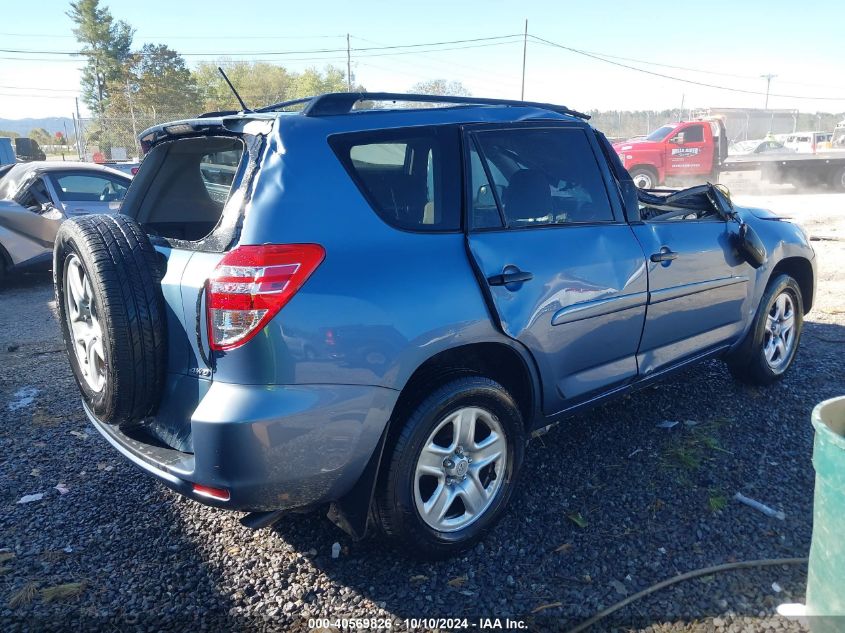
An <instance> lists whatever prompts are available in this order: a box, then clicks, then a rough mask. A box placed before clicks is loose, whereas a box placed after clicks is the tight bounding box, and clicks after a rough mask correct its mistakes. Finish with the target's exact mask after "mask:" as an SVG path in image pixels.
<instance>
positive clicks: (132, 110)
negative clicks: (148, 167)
mask: <svg viewBox="0 0 845 633" xmlns="http://www.w3.org/2000/svg"><path fill="white" fill-rule="evenodd" d="M126 101H127V102H129V116H131V117H132V140H133V141H134V142H135V151H136V152H137V153H138V160H141V143H140V141H139V140H138V127H137V125H136V124H135V108H134V106H133V105H132V90H131V89H130V87H129V80H128V79H127V80H126Z"/></svg>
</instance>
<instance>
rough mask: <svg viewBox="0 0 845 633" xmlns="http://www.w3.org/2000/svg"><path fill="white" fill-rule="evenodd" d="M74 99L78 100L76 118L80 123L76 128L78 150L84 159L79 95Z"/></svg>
mask: <svg viewBox="0 0 845 633" xmlns="http://www.w3.org/2000/svg"><path fill="white" fill-rule="evenodd" d="M74 100H75V101H76V120H77V122H78V123H79V128H78V129H77V130H76V152H77V154H79V160H82V117H81V116H80V115H79V97H76V98H75V99H74Z"/></svg>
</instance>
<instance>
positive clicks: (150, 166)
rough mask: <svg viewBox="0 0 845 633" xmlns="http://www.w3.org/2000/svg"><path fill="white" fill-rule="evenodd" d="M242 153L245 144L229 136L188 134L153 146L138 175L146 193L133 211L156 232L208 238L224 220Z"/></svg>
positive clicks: (183, 237) (182, 237) (188, 238)
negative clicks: (191, 135)
mask: <svg viewBox="0 0 845 633" xmlns="http://www.w3.org/2000/svg"><path fill="white" fill-rule="evenodd" d="M243 154H244V144H243V142H242V141H241V140H240V139H238V138H228V137H202V138H187V139H181V140H178V141H174V142H171V143H165V144H162V145H160V146H158V147H155V148H153V150H152V151H151V152H150V154H149V155H148V156H147V157H146V158H145V159H144V164H143V166H142V168H141V171H140V172H139V174H138V176H136V185H137V186H139V187H141V188H142V190H143V191H144V195H143V200H142V201H141V202H140V204H139V206H138V209H137V211H135V212H134V213H133V214H132V215H134V217H135V219H136V220H137V221H138V222H139V223H141V224H142V225H143V226H144V228H145V229H146V231H147V232H148V233H150V234H151V235H157V236H159V237H164V238H169V239H175V240H185V241H198V240H201V239H203V238H204V237H206V236H207V235H208V234H209V233H211V232H212V231H213V230H214V228H215V227H216V226H217V224H218V222H219V221H220V218H221V216H222V214H223V208H224V207H225V205H226V202H227V201H228V199H229V196H230V194H231V192H232V189H233V186H236V183H237V180H238V177H239V173H240V165H241V163H242V160H241V159H242V158H243Z"/></svg>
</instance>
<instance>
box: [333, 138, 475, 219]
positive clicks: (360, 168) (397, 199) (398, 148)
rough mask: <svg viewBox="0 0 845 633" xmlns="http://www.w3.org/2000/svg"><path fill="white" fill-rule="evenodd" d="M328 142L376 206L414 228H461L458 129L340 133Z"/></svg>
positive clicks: (387, 216) (381, 212) (386, 216)
mask: <svg viewBox="0 0 845 633" xmlns="http://www.w3.org/2000/svg"><path fill="white" fill-rule="evenodd" d="M329 143H330V144H331V146H332V149H333V150H334V151H335V154H337V156H338V158H339V159H340V161H341V163H343V166H344V167H345V168H346V171H347V172H348V173H349V175H350V176H351V177H352V180H353V181H354V182H355V184H356V185H357V186H358V188H359V189H360V190H361V193H362V194H363V195H364V197H365V198H366V199H367V201H368V202H369V203H370V206H372V208H373V210H374V211H375V212H376V213H377V214H378V215H379V216H380V217H381V218H382V220H384V221H385V222H387V223H388V224H390V225H391V226H394V227H396V228H400V229H406V230H412V231H456V230H458V229H460V228H461V204H460V180H461V179H460V160H459V155H460V145H459V143H460V135H459V131H458V129H457V128H456V127H448V126H441V127H428V128H411V129H408V128H401V129H396V130H379V131H372V132H356V133H354V134H339V135H335V136H333V137H331V138H330V139H329Z"/></svg>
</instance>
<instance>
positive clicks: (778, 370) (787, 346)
mask: <svg viewBox="0 0 845 633" xmlns="http://www.w3.org/2000/svg"><path fill="white" fill-rule="evenodd" d="M790 324H791V325H790ZM803 325H804V303H803V298H802V296H801V288H800V287H799V286H798V282H797V281H795V279H793V278H792V277H790V276H789V275H778V276H777V277H776V278H775V279H773V280H772V281H770V282H769V285H768V287H767V288H766V292H764V293H763V298H762V299H761V300H760V307H759V308H758V309H757V314H756V316H755V317H754V322H753V323H752V324H751V329H750V330H749V332H748V334H747V335H746V338H745V340H744V341H743V342H742V344H740V346H739V347H738V348H737V349H736V350H735V351H734V352H733V353H732V354H731V356H730V357H729V358H728V359H727V362H728V367H729V368H730V370H731V373H732V374H733V375H734V377H735V378H736V379H737V380H739V381H741V382H744V383H747V384H751V385H770V384H772V383H773V382H775V381H777V380H780V379H781V378H783V375H784V374H785V373H786V371H787V370H788V369H789V367H790V366H791V365H792V362H793V361H794V360H795V354H796V353H797V352H798V344H799V343H800V341H801V331H802V329H803Z"/></svg>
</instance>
